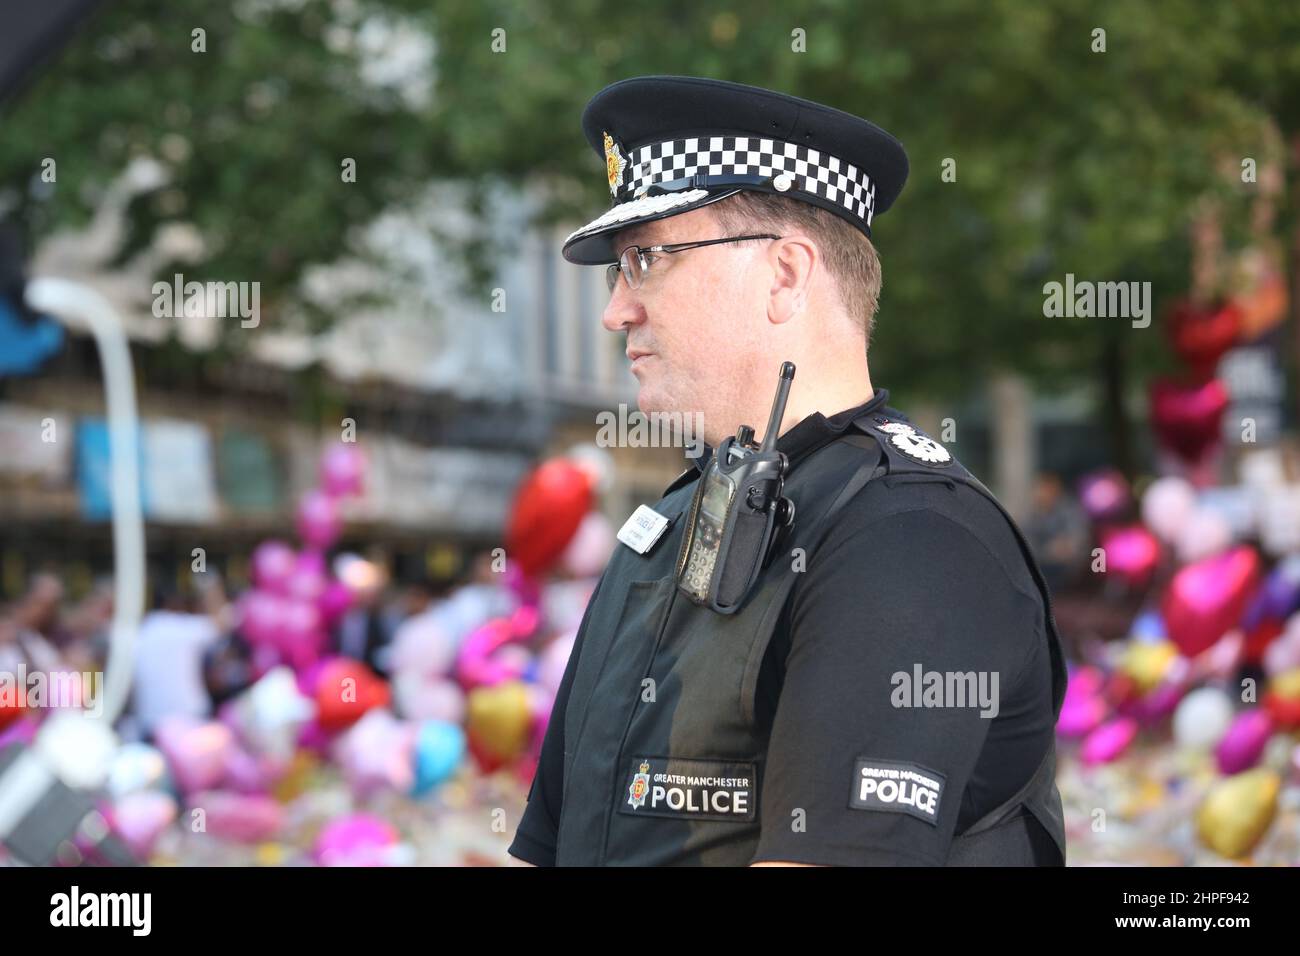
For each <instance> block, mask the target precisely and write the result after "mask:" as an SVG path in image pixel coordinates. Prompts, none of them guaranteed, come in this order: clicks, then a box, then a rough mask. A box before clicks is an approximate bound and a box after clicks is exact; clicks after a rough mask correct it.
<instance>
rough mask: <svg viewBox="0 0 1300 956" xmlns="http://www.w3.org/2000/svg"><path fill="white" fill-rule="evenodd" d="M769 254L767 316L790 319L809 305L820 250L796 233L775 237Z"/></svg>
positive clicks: (775, 319) (772, 320) (781, 320)
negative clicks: (770, 268)
mask: <svg viewBox="0 0 1300 956" xmlns="http://www.w3.org/2000/svg"><path fill="white" fill-rule="evenodd" d="M767 256H768V262H769V264H770V265H771V266H772V286H771V288H770V289H769V291H768V298H767V317H768V320H769V321H771V322H774V323H782V322H788V321H790V319H792V318H794V317H795V316H796V315H798V314H799V313H800V312H802V311H803V310H804V309H805V308H807V306H808V296H809V293H810V291H811V284H812V276H813V272H814V271H815V270H816V268H817V264H818V263H819V262H820V261H821V253H820V251H819V250H818V249H817V246H816V244H814V243H813V241H812V240H811V239H809V238H808V237H807V236H804V235H801V234H799V233H795V234H794V235H790V236H786V237H785V238H783V239H777V240H775V241H773V243H772V245H771V247H770V248H769V249H768V250H767Z"/></svg>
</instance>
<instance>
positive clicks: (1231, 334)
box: [1166, 301, 1244, 373]
mask: <svg viewBox="0 0 1300 956" xmlns="http://www.w3.org/2000/svg"><path fill="white" fill-rule="evenodd" d="M1243 318H1244V313H1243V312H1242V310H1241V308H1240V307H1239V306H1237V304H1236V303H1234V302H1221V303H1218V304H1216V305H1213V306H1209V307H1201V306H1194V305H1192V304H1191V303H1190V302H1186V301H1184V302H1180V303H1178V304H1177V305H1176V306H1174V307H1173V308H1172V309H1171V310H1170V312H1169V318H1168V321H1167V323H1166V327H1167V328H1168V329H1169V336H1170V339H1171V340H1172V342H1173V346H1174V351H1175V352H1177V353H1178V354H1179V356H1181V357H1182V359H1183V361H1185V362H1187V364H1188V365H1191V366H1192V367H1193V368H1196V369H1198V370H1201V371H1203V372H1207V373H1208V372H1210V371H1213V369H1214V366H1215V364H1216V363H1217V362H1218V361H1219V359H1220V358H1222V357H1223V353H1224V352H1226V351H1228V349H1230V348H1231V347H1232V345H1233V343H1234V342H1236V341H1237V336H1238V335H1239V334H1240V333H1241V324H1242V319H1243Z"/></svg>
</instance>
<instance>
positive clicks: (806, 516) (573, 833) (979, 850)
mask: <svg viewBox="0 0 1300 956" xmlns="http://www.w3.org/2000/svg"><path fill="white" fill-rule="evenodd" d="M889 411H890V412H892V410H889ZM887 417H888V418H889V419H890V420H895V421H897V420H900V419H899V418H897V417H895V416H893V415H887V413H886V411H884V410H877V411H874V412H867V413H864V414H863V415H862V416H861V417H859V418H858V419H856V420H855V421H854V422H853V423H852V426H851V427H850V428H849V429H848V430H847V431H846V432H845V434H844V435H842V436H840V437H838V438H836V439H834V440H832V441H831V442H829V443H828V444H826V445H825V446H823V447H821V448H818V449H816V450H814V451H813V452H812V453H811V454H810V455H809V456H808V457H807V458H806V459H803V460H801V461H799V462H798V463H797V465H796V466H795V467H794V468H793V469H792V470H791V472H790V474H789V476H788V477H787V479H786V482H785V493H786V494H787V495H788V496H789V497H790V498H792V499H793V500H794V502H795V505H796V514H795V520H794V525H793V527H792V528H791V529H790V531H789V534H788V535H787V537H785V538H784V539H783V540H782V541H781V542H780V543H779V544H780V548H779V551H778V552H777V554H776V556H775V559H774V560H773V561H772V562H771V563H770V564H769V565H768V566H767V567H766V568H765V569H764V570H763V571H762V573H761V574H760V576H759V578H758V581H757V583H756V584H755V586H754V588H753V590H752V591H751V592H750V593H749V595H748V597H747V598H746V600H745V603H744V605H743V606H742V607H741V608H740V609H739V610H738V611H737V612H736V613H734V614H731V615H722V614H717V613H714V612H712V611H710V610H708V609H707V608H704V607H699V606H696V605H694V604H692V603H691V601H690V600H689V599H688V598H687V597H686V596H685V595H684V594H682V593H681V592H679V591H678V589H677V587H676V580H675V577H674V572H675V565H676V561H677V556H678V551H679V549H680V546H681V541H682V535H683V530H684V528H683V526H684V524H685V521H686V515H687V513H688V511H689V507H690V504H691V500H692V496H693V495H694V493H695V487H696V484H697V482H698V479H699V475H700V473H699V472H698V471H697V470H696V469H695V468H694V467H692V468H690V469H688V470H687V472H686V473H684V474H683V475H682V476H681V477H679V478H678V479H677V480H676V481H675V482H674V483H673V484H672V485H671V486H670V487H669V489H668V491H667V493H666V494H665V496H664V497H663V498H662V499H661V500H660V501H659V502H658V504H656V505H655V506H654V509H655V511H657V512H658V513H659V514H661V515H663V516H664V517H666V518H668V519H670V521H671V524H670V525H669V527H668V528H667V530H665V531H664V532H663V534H662V536H661V537H660V539H659V540H658V541H657V542H656V543H655V545H654V546H653V547H652V548H651V549H650V550H649V551H648V552H647V553H645V554H638V553H636V552H635V551H634V550H633V549H631V548H629V547H626V546H624V545H621V544H620V545H618V546H617V547H616V549H615V553H614V556H613V557H612V558H611V559H610V562H609V564H608V566H607V567H606V569H605V573H604V575H603V576H602V578H601V580H600V584H599V586H598V588H597V591H596V593H595V595H594V596H593V598H592V601H591V603H590V604H589V605H588V607H587V611H586V613H585V615H584V617H583V620H582V624H581V630H582V644H581V651H580V655H579V659H578V661H577V662H576V669H575V670H574V674H573V682H572V685H571V687H570V696H569V701H568V707H567V709H566V711H565V713H564V714H556V715H554V716H553V718H552V719H555V720H563V721H564V742H565V752H564V796H563V802H562V804H561V812H560V823H559V834H558V840H557V848H556V863H557V865H559V866H600V865H619V864H621V865H639V866H652V865H723V866H744V865H747V864H748V863H749V862H750V861H751V860H752V858H753V856H754V853H755V850H756V848H757V846H758V840H759V820H760V818H759V809H760V807H761V799H762V777H763V769H764V761H765V756H766V754H765V749H766V733H767V729H766V728H764V727H762V726H760V725H759V722H758V721H756V719H755V706H754V704H755V692H756V687H757V683H758V674H759V668H760V665H761V664H762V661H763V657H764V654H765V652H766V650H767V647H768V643H769V641H770V639H771V637H772V634H773V632H774V630H775V628H776V627H777V624H778V621H779V620H780V618H781V613H782V610H783V609H784V606H785V604H786V602H787V600H788V598H789V595H790V591H791V589H792V587H793V586H794V583H795V579H796V578H797V576H798V572H797V571H795V570H793V569H792V559H791V555H792V554H796V553H797V552H795V551H794V549H796V548H802V549H804V550H803V554H804V555H806V560H807V562H809V563H811V561H813V560H815V555H816V547H817V545H818V544H819V543H820V541H821V540H822V538H823V537H824V536H825V535H826V533H827V532H828V531H829V530H830V527H831V525H832V524H833V516H834V514H835V513H836V512H837V511H838V510H839V509H841V508H843V507H845V506H846V505H847V504H848V502H849V501H850V499H852V498H853V497H854V496H855V495H856V494H857V493H858V492H859V491H861V490H862V488H863V487H864V486H865V485H866V484H867V483H868V482H869V481H872V480H875V479H877V478H879V477H881V476H882V475H902V474H911V473H916V474H921V473H923V474H925V475H927V476H931V477H932V476H934V475H936V474H939V475H942V476H943V477H944V478H946V479H948V480H952V481H960V482H963V483H964V484H966V485H968V486H970V487H971V488H973V489H974V490H976V491H977V492H979V493H980V494H982V495H984V496H985V497H987V498H988V499H989V500H990V501H992V502H993V503H994V504H995V506H996V507H997V509H998V511H999V513H1001V514H1002V515H1003V517H1004V518H1005V519H1006V520H1007V522H1008V523H1009V524H1010V526H1011V528H1012V529H1013V531H1014V533H1015V537H1016V540H1017V541H1018V542H1019V544H1020V548H1021V550H1022V552H1023V553H1024V558H1025V561H1026V562H1027V564H1028V566H1029V568H1030V569H1031V571H1032V575H1033V579H1034V582H1035V584H1036V585H1037V587H1038V590H1039V592H1040V594H1041V596H1042V600H1043V608H1044V615H1045V621H1046V630H1047V636H1048V642H1049V645H1050V650H1051V663H1052V685H1053V686H1052V695H1053V708H1054V712H1055V714H1056V715H1057V716H1059V714H1060V710H1061V703H1062V701H1063V699H1064V696H1065V686H1066V671H1065V663H1064V658H1063V655H1062V652H1061V645H1060V639H1059V637H1058V634H1057V631H1056V622H1055V620H1054V619H1053V616H1052V609H1051V599H1050V595H1049V594H1048V591H1047V587H1046V585H1045V583H1044V581H1043V576H1042V573H1041V572H1040V571H1039V569H1038V565H1037V563H1036V562H1035V560H1034V557H1033V554H1032V553H1031V551H1030V549H1029V546H1028V544H1027V543H1026V542H1025V539H1024V536H1023V535H1022V534H1021V533H1020V530H1019V529H1018V528H1017V527H1016V525H1015V522H1014V521H1012V519H1011V517H1010V516H1009V515H1007V513H1006V511H1005V509H1003V508H1002V506H1001V504H999V503H998V502H997V499H995V498H994V497H993V495H992V494H991V493H990V492H989V491H988V489H987V488H985V487H984V485H983V484H981V483H980V482H979V481H978V480H977V479H976V478H975V477H974V476H972V475H971V474H970V472H968V471H967V470H966V469H965V468H964V467H963V466H962V465H960V464H959V463H958V462H957V461H956V459H955V458H950V459H949V461H947V462H946V463H944V464H938V465H936V464H930V463H927V462H920V461H916V460H913V459H912V458H910V457H908V456H907V455H905V454H903V453H902V452H901V451H900V450H898V449H897V448H895V447H894V444H893V442H892V441H890V440H889V437H888V436H886V435H883V434H881V433H879V432H877V431H876V430H875V429H874V428H873V425H875V424H876V423H878V422H880V421H883V420H885V419H886V418H887ZM901 420H903V421H905V419H901ZM918 432H919V430H918ZM1055 755H1056V750H1055V746H1054V745H1053V746H1050V747H1049V748H1048V750H1047V753H1046V754H1044V756H1043V759H1042V761H1041V763H1040V764H1039V766H1038V769H1037V771H1036V772H1035V773H1034V775H1033V776H1032V777H1031V778H1030V779H1029V780H1028V781H1026V782H1025V784H1024V786H1023V787H1022V789H1021V790H1020V792H1018V793H1016V794H1015V795H1014V796H1013V797H1012V798H1011V799H1009V800H1007V801H1006V802H1004V803H1003V804H1002V805H1001V806H999V807H997V808H996V809H994V810H993V811H992V812H990V813H988V814H986V815H985V816H984V817H982V818H981V819H979V820H978V821H976V822H975V823H974V824H973V825H971V826H969V827H967V828H966V830H964V831H963V832H962V833H960V834H957V835H956V836H955V837H954V840H953V843H952V848H951V851H950V854H949V858H948V861H947V865H949V866H963V865H1029V864H1032V863H1033V862H1034V860H1033V859H1032V858H1031V857H1030V856H1029V855H1028V851H1027V849H1026V848H1027V846H1028V837H1027V828H1028V827H1030V826H1032V824H1031V822H1030V820H1029V816H1032V817H1033V818H1034V819H1036V820H1037V821H1038V823H1039V824H1041V825H1042V827H1043V829H1044V830H1045V831H1046V832H1047V834H1048V835H1050V836H1051V838H1052V841H1053V843H1054V844H1055V846H1056V849H1057V850H1058V851H1059V859H1056V860H1054V861H1053V862H1054V863H1056V864H1057V865H1063V864H1064V862H1065V827H1064V818H1063V813H1062V808H1061V798H1060V794H1059V792H1058V791H1057V789H1056V782H1055V770H1056V764H1055ZM662 774H669V776H667V777H664V776H660V775H662ZM656 781H659V782H661V783H662V784H663V785H662V786H661V787H660V789H659V790H655V789H654V788H655V787H656V786H659V784H658V783H656ZM674 781H677V782H682V783H699V782H701V781H703V782H704V783H706V784H707V783H717V784H720V785H721V786H720V789H721V791H722V792H721V793H719V792H718V790H710V789H709V787H707V786H694V787H692V786H682V787H673V786H672V783H673V782H674ZM958 796H959V795H958ZM652 804H653V805H654V806H658V807H659V808H660V809H659V810H658V811H656V810H654V809H653V807H652Z"/></svg>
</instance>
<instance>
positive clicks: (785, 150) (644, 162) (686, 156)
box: [615, 136, 876, 226]
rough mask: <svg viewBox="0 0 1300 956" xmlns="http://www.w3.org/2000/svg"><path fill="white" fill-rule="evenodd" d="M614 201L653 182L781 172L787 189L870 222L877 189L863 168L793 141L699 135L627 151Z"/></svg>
mask: <svg viewBox="0 0 1300 956" xmlns="http://www.w3.org/2000/svg"><path fill="white" fill-rule="evenodd" d="M627 163H628V169H627V171H626V172H625V173H624V176H623V181H622V183H620V185H619V189H618V192H617V194H616V197H615V198H616V201H618V202H623V201H625V200H627V199H630V198H632V197H633V196H635V195H636V194H637V193H638V192H641V191H643V190H645V189H648V188H649V187H651V186H653V185H655V184H656V183H667V182H672V181H674V180H678V179H689V178H690V177H691V176H695V175H707V176H755V175H756V176H763V177H768V176H773V177H775V176H780V175H781V174H782V173H785V174H787V175H788V176H790V177H791V178H792V180H793V182H792V184H791V187H790V188H792V189H795V190H801V191H803V192H806V193H812V194H813V195H816V196H820V197H822V198H823V199H828V200H830V201H831V202H833V203H838V204H839V205H841V206H843V207H844V208H845V209H847V210H848V211H849V212H850V213H852V214H853V215H855V216H857V217H858V218H860V219H862V220H863V221H864V222H865V223H866V224H867V225H868V226H870V225H871V216H872V214H873V213H874V212H875V202H876V187H875V184H874V183H873V182H871V180H870V178H869V177H868V176H867V174H866V173H864V172H863V171H862V170H860V169H858V168H857V167H856V166H853V165H851V164H849V163H846V162H844V161H843V160H841V159H839V158H838V157H835V156H829V155H827V154H826V153H822V152H819V151H818V150H815V149H809V148H808V147H806V146H799V145H797V144H796V143H787V142H785V141H783V140H776V139H764V138H761V137H755V136H698V137H690V138H688V139H673V140H666V141H664V142H661V143H651V144H649V145H648V146H642V147H640V148H639V149H634V150H632V151H631V155H630V156H629V157H628V160H627Z"/></svg>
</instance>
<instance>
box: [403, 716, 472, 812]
mask: <svg viewBox="0 0 1300 956" xmlns="http://www.w3.org/2000/svg"><path fill="white" fill-rule="evenodd" d="M414 754H415V756H414V762H415V783H414V785H413V786H412V787H411V794H412V795H413V796H417V797H419V796H423V795H424V794H426V793H429V792H430V791H431V790H433V788H434V787H436V786H438V784H440V783H442V782H443V781H444V780H446V779H447V778H448V777H450V776H451V775H452V774H453V773H455V772H456V768H457V767H458V766H460V762H461V760H462V759H463V758H464V756H465V731H463V730H461V728H460V725H459V724H452V723H448V722H447V721H445V720H428V721H425V722H424V723H423V724H421V725H420V729H419V731H418V732H417V733H416V735H415V748H414Z"/></svg>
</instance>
